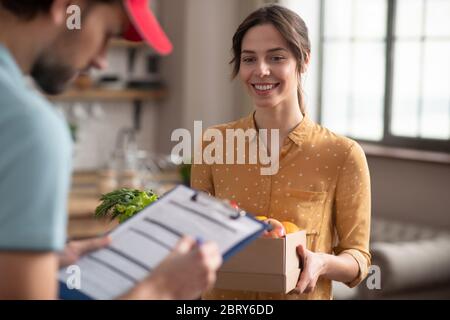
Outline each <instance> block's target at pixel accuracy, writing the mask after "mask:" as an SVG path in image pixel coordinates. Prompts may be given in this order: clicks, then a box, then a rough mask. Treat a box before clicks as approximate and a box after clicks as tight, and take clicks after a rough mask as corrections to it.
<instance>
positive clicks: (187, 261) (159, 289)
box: [123, 237, 222, 300]
mask: <svg viewBox="0 0 450 320" xmlns="http://www.w3.org/2000/svg"><path fill="white" fill-rule="evenodd" d="M221 264H222V256H221V255H220V252H219V248H218V247H217V245H216V244H214V243H212V242H206V243H204V244H202V245H197V244H196V242H195V240H194V239H192V238H189V237H184V238H183V239H181V240H180V241H179V242H178V244H177V246H176V247H175V249H174V250H173V251H172V252H171V254H170V255H169V256H168V257H167V258H166V259H164V260H163V261H162V262H161V264H160V265H159V266H158V267H156V268H155V269H154V270H153V271H152V273H151V275H150V276H149V277H148V278H147V279H145V280H144V281H142V282H141V283H140V284H138V285H137V286H136V287H135V288H134V289H132V290H131V291H130V292H129V293H128V294H127V295H126V296H124V297H123V298H125V299H127V298H129V299H149V300H153V299H175V300H187V299H197V298H199V297H200V296H201V294H202V292H203V291H205V290H207V289H208V288H210V287H211V286H212V285H213V284H214V282H215V280H216V272H217V270H218V269H219V267H220V265H221Z"/></svg>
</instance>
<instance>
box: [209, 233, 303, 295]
mask: <svg viewBox="0 0 450 320" xmlns="http://www.w3.org/2000/svg"><path fill="white" fill-rule="evenodd" d="M299 244H303V245H304V246H305V245H306V232H305V231H298V232H295V233H291V234H287V235H286V236H285V237H284V238H279V239H266V238H259V239H257V240H255V241H253V242H252V243H251V244H249V245H248V246H247V247H246V248H245V249H243V250H242V251H240V252H239V253H237V254H236V255H235V256H233V257H231V258H230V259H229V260H228V261H227V262H225V263H224V264H223V266H222V267H221V268H220V269H219V272H218V273H217V281H216V284H215V287H216V288H219V289H230V290H245V291H257V292H278V293H288V292H289V291H291V290H292V289H294V288H295V286H296V285H297V281H298V277H299V275H300V261H299V258H298V255H297V250H296V247H297V246H298V245H299Z"/></svg>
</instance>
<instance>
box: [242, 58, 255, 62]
mask: <svg viewBox="0 0 450 320" xmlns="http://www.w3.org/2000/svg"><path fill="white" fill-rule="evenodd" d="M254 60H255V59H253V58H250V57H247V58H242V62H244V63H251V62H253V61H254Z"/></svg>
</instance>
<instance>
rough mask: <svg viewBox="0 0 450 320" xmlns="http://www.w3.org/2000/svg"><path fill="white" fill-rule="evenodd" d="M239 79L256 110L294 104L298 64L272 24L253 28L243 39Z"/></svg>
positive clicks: (295, 100)
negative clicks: (257, 108)
mask: <svg viewBox="0 0 450 320" xmlns="http://www.w3.org/2000/svg"><path fill="white" fill-rule="evenodd" d="M239 77H240V79H241V81H242V83H243V84H244V85H245V87H246V89H247V91H248V92H249V94H250V96H251V97H252V100H253V103H254V104H255V106H256V107H259V108H270V107H275V106H278V105H280V104H283V105H286V104H290V103H295V102H297V101H298V100H297V99H298V98H297V86H298V75H297V62H296V60H295V58H294V55H293V54H292V52H291V51H290V50H289V47H288V44H287V42H286V40H285V39H284V38H283V36H282V35H281V34H280V33H279V32H278V30H277V29H276V28H275V27H274V26H273V25H272V24H264V25H258V26H255V27H253V28H251V29H249V30H248V31H247V33H246V34H245V36H244V38H243V40H242V50H241V61H240V70H239Z"/></svg>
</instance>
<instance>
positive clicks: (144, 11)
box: [123, 0, 173, 55]
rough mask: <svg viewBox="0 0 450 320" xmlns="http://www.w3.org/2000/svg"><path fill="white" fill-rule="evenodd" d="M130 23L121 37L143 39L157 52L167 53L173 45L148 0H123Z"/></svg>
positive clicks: (135, 40) (130, 39)
mask: <svg viewBox="0 0 450 320" xmlns="http://www.w3.org/2000/svg"><path fill="white" fill-rule="evenodd" d="M124 6H125V10H126V11H127V13H128V16H129V18H130V21H131V24H130V26H129V28H128V29H127V30H126V31H125V33H124V35H123V37H124V38H125V39H126V40H129V41H134V42H137V41H145V42H147V43H148V44H149V45H150V46H152V47H153V49H155V50H156V51H157V52H158V53H159V54H162V55H167V54H169V53H171V52H172V49H173V46H172V43H171V42H170V40H169V38H168V37H167V35H166V34H165V33H164V30H163V29H162V28H161V25H160V24H159V22H158V20H156V17H155V15H154V14H153V12H152V11H151V9H150V0H124Z"/></svg>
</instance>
